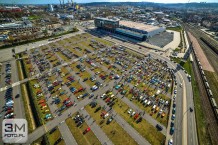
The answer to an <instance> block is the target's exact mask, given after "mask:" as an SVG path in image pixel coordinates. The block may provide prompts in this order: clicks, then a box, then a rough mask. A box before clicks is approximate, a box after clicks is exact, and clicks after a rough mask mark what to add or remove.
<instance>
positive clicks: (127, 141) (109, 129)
mask: <svg viewBox="0 0 218 145" xmlns="http://www.w3.org/2000/svg"><path fill="white" fill-rule="evenodd" d="M97 107H99V106H97ZM97 107H95V108H91V107H90V106H86V107H85V108H86V110H87V112H88V113H89V114H90V115H91V116H92V118H93V119H94V120H96V123H97V124H98V125H99V126H100V127H101V129H102V130H103V131H104V132H105V134H106V135H107V136H108V138H109V139H110V140H111V141H112V142H113V143H114V144H117V145H121V144H124V145H136V144H137V143H136V142H135V141H134V139H132V138H131V137H130V135H129V134H128V133H126V131H125V130H124V129H123V128H122V127H121V126H120V125H119V124H118V123H117V122H116V121H112V122H111V123H110V124H109V125H106V120H105V121H104V123H103V124H101V125H100V122H101V121H102V120H103V119H102V118H101V116H100V111H99V112H97V113H94V111H95V109H96V108H97ZM113 132H115V134H114V133H113Z"/></svg>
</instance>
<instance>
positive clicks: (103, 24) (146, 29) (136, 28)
mask: <svg viewBox="0 0 218 145" xmlns="http://www.w3.org/2000/svg"><path fill="white" fill-rule="evenodd" d="M95 26H96V27H97V28H100V29H104V30H107V31H111V32H115V33H117V34H121V35H124V36H128V37H130V38H134V39H137V40H142V41H143V40H146V39H147V38H149V37H152V36H154V35H156V34H159V33H161V32H163V31H165V30H166V28H165V27H157V26H152V25H145V24H143V23H137V22H132V21H119V20H118V19H108V18H99V17H98V18H96V19H95Z"/></svg>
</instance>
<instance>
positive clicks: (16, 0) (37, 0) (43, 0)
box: [0, 0, 218, 4]
mask: <svg viewBox="0 0 218 145" xmlns="http://www.w3.org/2000/svg"><path fill="white" fill-rule="evenodd" d="M62 1H63V0H62ZM67 1H68V0H65V3H66V2H67ZM70 1H71V0H70ZM73 1H75V2H77V3H89V2H130V1H131V2H142V1H145V2H155V3H187V2H188V1H189V0H73ZM190 2H208V3H210V2H218V0H190ZM0 3H9V4H10V3H11V4H57V3H58V4H59V0H0Z"/></svg>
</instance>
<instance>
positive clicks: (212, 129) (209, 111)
mask: <svg viewBox="0 0 218 145" xmlns="http://www.w3.org/2000/svg"><path fill="white" fill-rule="evenodd" d="M193 70H194V74H195V80H196V81H197V85H198V88H199V94H200V99H201V105H202V107H203V110H204V116H205V118H206V122H207V128H206V129H207V130H208V132H209V135H210V137H211V140H212V142H213V144H216V143H217V142H218V138H217V136H218V125H217V119H216V116H215V114H214V110H213V107H212V106H211V103H210V97H209V96H208V94H207V91H206V89H205V86H204V82H203V80H202V78H201V74H200V71H199V68H198V66H197V61H196V59H194V61H193Z"/></svg>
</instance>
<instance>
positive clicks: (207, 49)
mask: <svg viewBox="0 0 218 145" xmlns="http://www.w3.org/2000/svg"><path fill="white" fill-rule="evenodd" d="M185 28H186V29H187V30H188V31H189V32H191V33H192V34H193V36H194V37H195V38H196V39H197V40H198V43H199V44H200V46H201V48H202V49H203V51H204V53H205V54H206V56H209V57H207V59H208V60H209V62H210V64H211V65H212V66H213V68H214V70H215V72H216V73H217V74H218V63H217V62H218V55H217V54H216V53H215V52H214V50H212V49H211V48H210V47H209V46H208V45H207V44H205V42H203V41H202V40H201V39H200V37H201V35H205V34H203V33H202V32H199V30H196V28H194V27H191V29H190V28H189V26H187V25H186V26H185Z"/></svg>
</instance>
